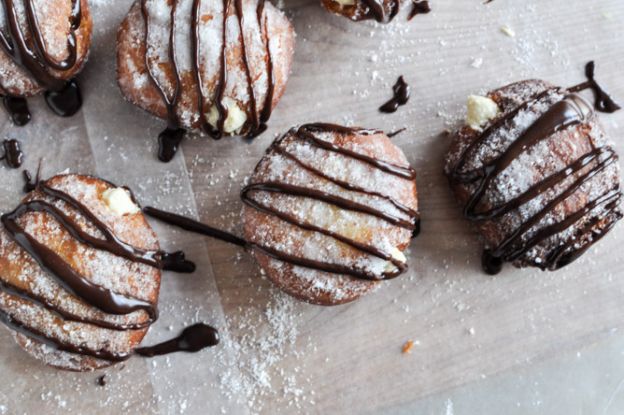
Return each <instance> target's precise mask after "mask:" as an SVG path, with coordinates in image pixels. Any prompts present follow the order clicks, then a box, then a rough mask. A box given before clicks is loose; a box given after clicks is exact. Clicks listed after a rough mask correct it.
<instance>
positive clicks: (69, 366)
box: [0, 174, 218, 371]
mask: <svg viewBox="0 0 624 415" xmlns="http://www.w3.org/2000/svg"><path fill="white" fill-rule="evenodd" d="M1 223H2V226H1V227H0V321H2V322H3V323H4V324H5V325H6V327H7V328H8V329H9V330H10V332H11V334H12V335H13V337H14V339H15V341H16V342H17V344H18V345H19V346H20V347H21V348H22V349H24V350H25V351H26V352H27V353H29V354H30V355H31V356H33V357H35V358H36V359H38V360H40V361H42V362H44V363H45V364H47V365H50V366H53V367H56V368H60V369H65V370H73V371H91V370H95V369H101V368H104V367H108V366H111V365H113V364H115V363H117V362H121V361H124V360H126V359H128V358H130V357H131V356H132V355H135V354H138V355H142V356H154V355H157V354H163V353H169V352H175V351H181V350H183V351H194V350H195V349H197V350H200V349H201V348H203V347H206V346H208V345H214V344H216V342H218V337H217V334H216V331H215V330H214V329H212V328H210V327H209V326H206V325H196V326H193V327H190V328H189V329H187V330H185V331H184V332H183V334H182V336H181V337H180V338H179V339H183V340H186V342H184V344H178V343H182V340H180V341H179V342H178V341H177V340H175V339H174V341H170V342H166V343H163V344H161V345H156V346H153V347H148V348H139V347H138V346H139V344H140V343H141V341H142V340H143V337H144V336H145V334H146V333H147V330H148V329H149V327H150V325H151V324H152V323H153V322H154V321H155V320H156V319H157V316H158V312H157V302H158V295H159V288H160V279H161V271H160V270H161V269H163V268H164V269H174V270H180V269H179V268H178V266H179V265H188V264H187V263H186V262H185V260H184V258H183V256H182V255H181V253H175V254H165V253H163V252H162V251H160V249H159V243H158V239H157V237H156V234H155V233H154V231H153V230H152V228H151V227H150V225H149V224H148V223H147V221H146V219H145V217H144V215H143V214H142V213H141V209H140V208H139V206H138V205H137V203H136V201H135V199H134V197H133V196H132V193H130V191H129V190H128V189H126V188H122V187H117V186H115V185H113V184H112V183H109V182H107V181H104V180H101V179H98V178H95V177H91V176H84V175H76V174H66V175H59V176H54V177H52V178H50V179H48V180H46V181H40V182H38V183H37V184H36V186H35V188H34V190H33V191H31V192H30V193H28V194H27V195H26V196H25V197H24V199H23V200H22V202H21V203H20V205H19V206H18V207H17V208H16V209H15V210H13V211H12V212H9V213H6V214H4V215H2V217H1ZM179 339H178V340H179Z"/></svg>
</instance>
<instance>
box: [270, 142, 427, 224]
mask: <svg viewBox="0 0 624 415" xmlns="http://www.w3.org/2000/svg"><path fill="white" fill-rule="evenodd" d="M273 150H274V151H275V152H277V153H279V154H281V155H282V156H284V157H286V158H288V159H290V160H292V161H294V162H296V163H297V164H298V165H299V166H301V167H303V168H304V169H306V170H307V171H309V172H310V173H312V174H314V175H316V176H319V177H322V178H323V179H325V180H328V181H331V182H333V183H334V184H336V185H338V186H340V187H342V188H343V189H345V190H350V191H353V192H357V193H360V194H364V195H369V196H374V197H378V198H381V199H384V200H386V201H387V202H389V203H391V204H392V205H393V206H394V207H395V208H396V209H397V210H399V211H400V212H402V213H404V214H406V215H407V216H410V217H418V216H419V214H418V212H417V211H415V210H414V209H412V208H410V207H409V206H407V205H404V204H403V203H401V202H399V201H398V200H396V199H394V198H392V197H390V196H387V195H384V194H382V193H380V192H375V191H370V190H367V189H365V188H363V187H361V186H358V185H356V184H353V183H350V182H346V181H344V180H340V179H336V178H335V177H331V176H329V175H327V174H325V173H323V172H322V171H320V170H318V169H316V168H314V167H312V166H311V165H310V164H308V163H304V162H303V161H301V160H300V159H299V158H297V157H296V156H295V155H293V154H292V153H289V152H288V151H287V150H286V149H284V148H283V147H280V146H279V145H276V146H274V147H273Z"/></svg>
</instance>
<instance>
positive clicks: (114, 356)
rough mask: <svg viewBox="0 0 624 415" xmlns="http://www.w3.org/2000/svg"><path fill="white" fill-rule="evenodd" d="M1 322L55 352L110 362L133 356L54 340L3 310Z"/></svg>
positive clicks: (0, 311)
mask: <svg viewBox="0 0 624 415" xmlns="http://www.w3.org/2000/svg"><path fill="white" fill-rule="evenodd" d="M0 322H2V323H4V324H5V325H6V326H7V327H9V328H10V329H11V330H13V331H15V332H17V333H20V334H22V335H24V336H26V337H28V338H30V339H33V340H35V341H37V342H39V343H41V344H44V345H46V346H48V347H51V348H52V349H54V350H59V351H63V352H68V353H73V354H78V355H82V356H91V357H95V358H97V359H103V360H108V361H110V362H122V361H124V360H128V359H129V358H130V357H131V356H132V354H131V353H113V352H110V351H108V350H105V349H98V350H94V349H92V348H88V347H84V346H77V345H75V344H71V343H68V342H64V341H61V340H59V339H55V338H52V337H50V336H49V335H47V334H45V333H42V332H40V331H39V330H36V329H34V328H32V327H30V326H28V325H27V324H26V323H24V322H22V321H20V320H19V319H18V318H17V317H15V316H11V315H10V314H8V313H7V312H5V311H4V310H1V309H0Z"/></svg>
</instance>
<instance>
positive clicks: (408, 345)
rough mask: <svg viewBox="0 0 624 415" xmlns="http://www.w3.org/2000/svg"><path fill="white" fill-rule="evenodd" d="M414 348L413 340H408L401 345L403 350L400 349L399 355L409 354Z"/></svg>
mask: <svg viewBox="0 0 624 415" xmlns="http://www.w3.org/2000/svg"><path fill="white" fill-rule="evenodd" d="M413 348H414V340H408V341H406V342H405V344H403V348H402V349H401V353H403V354H409V353H412V349H413Z"/></svg>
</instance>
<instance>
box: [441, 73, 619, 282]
mask: <svg viewBox="0 0 624 415" xmlns="http://www.w3.org/2000/svg"><path fill="white" fill-rule="evenodd" d="M592 76H593V66H592ZM589 85H593V87H594V88H595V87H597V84H595V81H593V78H592V79H591V84H589ZM577 90H578V89H575V88H573V89H565V88H560V87H556V86H553V85H551V84H549V83H547V82H544V81H539V80H527V81H522V82H518V83H514V84H511V85H508V86H505V87H502V88H500V89H497V90H494V91H492V92H490V93H488V94H487V96H485V97H479V96H471V97H470V98H469V108H468V117H467V125H465V126H464V127H462V128H461V129H460V130H459V131H458V132H457V133H456V134H455V135H454V136H453V140H452V143H451V146H450V149H449V151H448V154H447V156H446V167H445V173H446V175H447V177H448V179H449V182H450V185H451V188H452V190H453V192H454V193H455V196H456V198H457V200H458V201H459V203H460V204H461V205H462V206H463V207H464V215H465V216H466V217H467V218H468V219H469V220H470V221H471V222H472V223H473V224H474V225H475V227H476V228H477V230H478V232H479V233H480V235H481V236H482V237H483V239H484V242H485V250H484V254H483V266H484V269H485V270H486V272H488V273H490V274H495V273H497V272H499V271H500V270H501V267H502V264H503V263H504V262H511V263H513V264H514V265H515V266H517V267H527V266H532V267H538V268H541V269H543V270H557V269H559V268H561V267H563V266H565V265H567V264H569V263H571V262H573V261H574V260H575V259H577V258H578V257H579V256H581V255H582V254H583V253H584V252H585V251H586V250H587V249H588V248H589V247H590V246H591V245H592V244H594V243H595V242H597V241H598V240H599V239H600V238H602V237H603V236H604V235H606V234H607V233H608V231H609V230H610V229H611V228H612V227H613V226H614V225H615V223H616V222H617V221H618V220H619V219H620V218H621V217H622V211H621V206H620V200H621V193H620V188H619V183H620V177H619V165H618V156H617V154H616V153H615V151H614V150H613V148H612V147H611V146H610V145H609V143H608V140H607V137H606V134H605V132H604V130H603V128H602V126H601V125H600V123H599V121H598V118H597V116H596V113H595V111H594V109H593V108H592V106H591V105H590V104H589V103H588V102H587V101H585V100H584V99H583V98H582V97H581V96H580V95H578V94H577V93H576V91H577ZM614 110H615V108H614Z"/></svg>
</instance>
